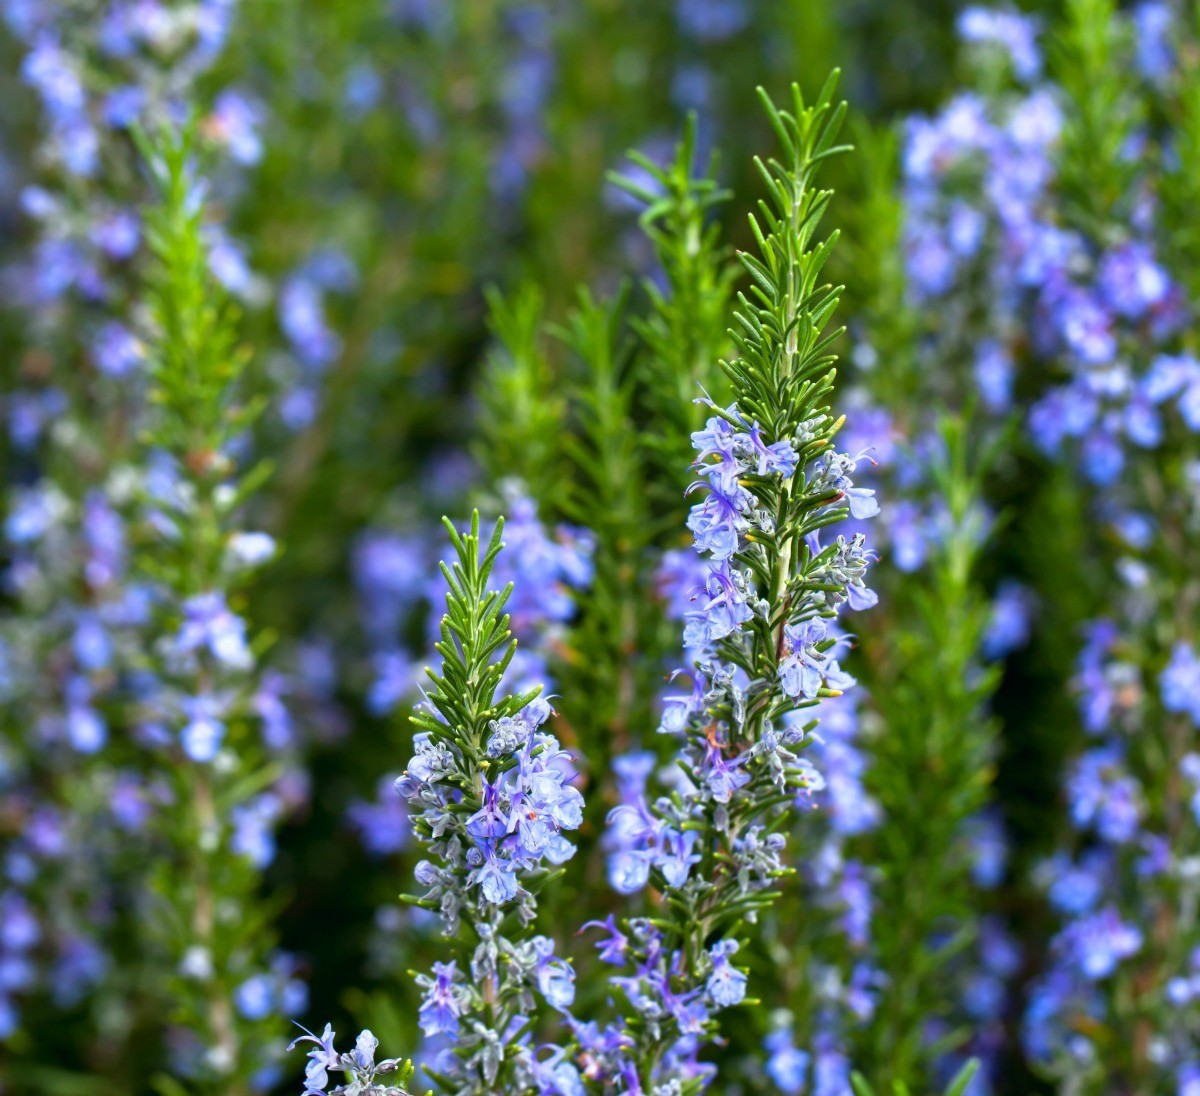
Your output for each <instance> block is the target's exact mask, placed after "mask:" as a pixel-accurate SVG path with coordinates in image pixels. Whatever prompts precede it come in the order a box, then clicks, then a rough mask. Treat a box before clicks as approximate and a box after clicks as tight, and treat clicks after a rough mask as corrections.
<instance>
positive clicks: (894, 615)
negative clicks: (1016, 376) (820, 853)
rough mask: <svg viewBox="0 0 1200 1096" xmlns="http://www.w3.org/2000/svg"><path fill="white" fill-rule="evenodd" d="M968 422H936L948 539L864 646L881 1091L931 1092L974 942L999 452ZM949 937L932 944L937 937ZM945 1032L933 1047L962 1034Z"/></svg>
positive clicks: (872, 1052) (991, 678)
mask: <svg viewBox="0 0 1200 1096" xmlns="http://www.w3.org/2000/svg"><path fill="white" fill-rule="evenodd" d="M974 429H975V428H974V427H973V425H972V420H971V418H970V416H969V415H968V416H965V417H963V418H961V419H960V418H950V417H946V418H944V419H943V420H942V426H941V433H942V441H943V445H944V449H945V458H944V459H943V460H941V461H937V462H936V463H935V464H934V465H933V467H932V469H931V471H932V474H933V478H934V483H935V493H936V497H938V498H940V499H942V500H943V501H944V503H945V505H946V509H947V513H946V517H945V532H944V535H943V537H942V539H941V543H940V544H939V545H938V546H937V548H935V549H934V550H933V555H932V558H931V560H930V563H929V566H930V574H929V578H928V580H927V581H926V582H923V583H920V584H918V583H914V582H905V583H898V584H896V586H895V588H893V589H892V590H891V592H890V600H891V605H890V606H889V608H890V613H889V620H888V625H889V626H888V628H887V629H886V630H879V629H876V630H873V631H872V633H871V635H870V636H869V637H866V638H865V641H864V646H865V648H866V654H867V659H868V673H867V684H868V687H869V689H870V692H871V696H872V698H873V703H874V706H875V708H876V710H877V711H878V713H879V716H880V719H881V723H880V727H879V730H878V733H876V734H875V735H874V736H873V738H872V741H871V755H872V765H871V769H870V771H869V773H868V776H867V787H868V788H869V789H870V791H871V792H872V793H873V794H874V795H875V797H876V798H877V799H878V801H879V804H880V806H881V807H882V809H883V816H884V821H883V824H882V825H881V826H880V827H879V828H878V829H877V830H876V831H875V832H874V833H873V835H872V837H871V839H870V843H871V846H872V847H871V850H870V853H869V855H868V857H867V860H868V862H870V863H873V864H877V865H878V866H879V867H880V869H881V878H880V881H879V885H878V890H877V895H876V901H877V903H878V908H879V909H880V910H884V911H887V913H886V915H884V916H880V917H878V918H876V919H875V920H874V922H873V935H874V937H875V948H876V951H877V954H878V959H877V962H878V963H879V966H880V968H881V969H882V970H883V971H884V972H885V974H886V976H887V981H886V984H885V986H884V987H883V989H882V990H881V993H880V1001H879V1004H878V1012H877V1014H876V1016H877V1020H876V1022H875V1023H874V1024H873V1025H872V1026H871V1028H870V1029H869V1031H868V1032H866V1033H864V1038H863V1042H862V1044H861V1058H860V1059H859V1061H860V1062H861V1063H862V1068H864V1069H866V1068H868V1066H867V1063H871V1065H870V1071H871V1073H872V1075H873V1076H875V1077H876V1078H877V1079H878V1080H879V1081H880V1082H881V1083H885V1084H888V1085H893V1084H904V1085H909V1086H914V1085H915V1086H918V1087H920V1086H923V1085H925V1084H927V1083H928V1080H929V1071H930V1065H931V1062H932V1059H933V1057H934V1056H935V1049H934V1048H930V1047H929V1045H928V1041H927V1024H928V1023H929V1020H930V1018H931V1017H938V1016H943V1015H949V1014H950V1013H951V1012H952V1011H953V1008H954V1004H955V1002H954V995H953V991H952V990H951V988H950V985H951V978H952V975H951V970H952V966H951V965H952V963H953V962H954V960H955V958H956V956H958V955H959V953H960V952H962V951H963V950H964V949H965V948H967V947H968V946H969V945H970V944H971V941H972V938H973V933H974V930H975V927H976V925H977V914H976V912H975V911H976V909H977V896H976V894H975V891H974V887H973V885H972V882H971V874H970V869H971V863H970V853H969V850H968V848H967V847H966V845H965V840H964V834H963V826H964V823H966V821H967V820H968V819H970V818H972V817H973V816H974V815H975V814H976V812H978V811H979V809H980V808H981V807H983V806H984V805H985V803H986V802H987V801H988V789H989V785H990V783H991V781H992V779H993V775H994V771H993V769H994V766H993V754H994V740H995V736H996V733H997V730H998V727H997V724H996V721H995V719H994V718H993V717H992V716H990V715H989V714H988V712H987V702H988V700H989V699H990V697H991V696H992V694H993V692H994V691H995V688H996V686H997V684H998V675H999V669H998V668H997V667H996V666H994V665H993V666H982V665H980V655H979V651H980V647H981V643H982V639H983V635H984V632H985V630H986V628H987V624H988V617H989V600H988V598H987V595H986V593H985V592H984V589H983V587H982V584H981V582H980V577H979V562H980V557H981V554H982V552H983V549H984V547H985V545H986V543H987V526H986V518H985V516H984V514H983V512H982V511H981V509H980V504H979V501H978V500H979V499H980V498H981V497H982V490H983V477H984V476H985V475H986V473H987V471H988V469H989V468H990V467H992V465H993V463H994V460H995V450H994V449H990V450H989V449H988V448H986V447H985V448H984V449H983V450H982V451H980V447H979V446H978V444H977V440H976V439H975V438H973V437H972V432H973V430H974ZM939 928H940V929H942V930H943V931H947V932H949V933H950V935H949V936H948V937H947V938H946V939H944V940H943V941H942V943H941V944H936V945H935V944H934V943H932V941H933V940H934V939H935V937H936V935H937V933H938V930H939ZM966 1035H967V1032H965V1031H960V1032H955V1033H953V1034H952V1035H951V1036H949V1037H947V1038H946V1039H945V1040H943V1041H942V1042H941V1043H940V1044H939V1046H938V1047H937V1048H936V1051H937V1052H945V1051H947V1050H950V1049H953V1047H954V1046H955V1045H956V1044H957V1043H958V1042H960V1041H961V1040H963V1039H965V1038H966Z"/></svg>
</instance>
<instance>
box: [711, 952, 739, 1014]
mask: <svg viewBox="0 0 1200 1096" xmlns="http://www.w3.org/2000/svg"><path fill="white" fill-rule="evenodd" d="M737 950H738V943H737V941H736V940H719V941H718V942H717V943H715V944H714V945H713V946H712V947H711V948H710V949H709V952H708V956H709V959H710V960H711V961H712V972H711V973H710V974H709V976H708V981H707V982H706V983H705V989H706V990H707V991H708V995H709V997H710V998H712V1000H713V1003H714V1004H716V1005H717V1007H718V1008H729V1007H730V1006H732V1005H736V1004H740V1003H741V1000H742V998H744V997H745V996H746V975H745V974H744V973H743V972H742V971H740V970H738V969H737V968H736V967H735V966H733V964H732V963H731V962H730V961H729V960H730V957H731V956H733V955H735V954H736V953H737Z"/></svg>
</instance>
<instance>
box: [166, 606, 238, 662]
mask: <svg viewBox="0 0 1200 1096" xmlns="http://www.w3.org/2000/svg"><path fill="white" fill-rule="evenodd" d="M175 649H176V650H177V651H178V652H179V653H180V654H192V653H193V652H195V651H198V650H202V649H207V650H208V651H209V652H210V653H211V654H212V656H213V657H214V658H215V659H216V660H217V661H218V662H221V663H224V664H225V665H226V666H228V667H229V668H230V669H235V670H244V669H248V668H249V667H250V666H251V664H252V663H253V656H252V655H251V653H250V648H249V647H247V646H246V623H245V621H243V620H242V618H241V617H239V616H238V615H237V614H236V613H232V612H230V610H229V608H228V606H226V604H225V595H224V594H223V593H221V592H220V591H210V592H209V593H206V594H197V595H195V596H194V597H190V598H188V599H187V601H185V602H184V604H183V623H182V624H181V625H180V627H179V634H178V635H177V636H176V637H175Z"/></svg>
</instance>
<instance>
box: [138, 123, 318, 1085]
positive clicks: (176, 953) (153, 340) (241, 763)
mask: <svg viewBox="0 0 1200 1096" xmlns="http://www.w3.org/2000/svg"><path fill="white" fill-rule="evenodd" d="M142 144H143V150H144V152H145V154H146V159H147V163H148V166H149V169H150V172H151V175H152V176H153V179H154V182H155V184H156V185H157V186H158V188H159V193H160V201H159V204H158V205H157V206H156V207H153V208H151V209H149V210H148V211H147V212H146V231H147V238H148V240H149V244H150V247H151V250H152V253H153V256H154V259H155V262H154V265H153V267H152V269H151V271H150V275H149V279H148V281H149V284H148V287H147V293H146V304H147V310H146V330H147V334H146V344H147V368H148V370H149V376H150V399H151V407H152V409H153V410H152V413H151V414H150V415H149V416H148V421H147V424H146V429H145V432H144V444H145V446H146V449H145V452H144V460H145V461H146V463H147V464H149V465H152V466H156V467H157V468H158V469H159V475H158V477H157V479H156V480H155V481H153V482H148V483H147V485H146V488H145V493H144V495H143V497H142V499H141V504H142V508H143V513H142V518H143V522H142V525H143V528H142V530H141V533H142V538H141V544H140V551H139V553H138V555H137V562H138V564H139V566H140V568H141V570H142V572H143V573H144V574H146V575H147V576H148V580H149V581H150V582H151V583H152V588H153V591H154V599H153V612H152V614H151V616H150V621H149V624H150V626H151V628H152V631H151V633H150V635H149V636H148V637H147V639H148V642H147V643H146V657H145V663H144V665H143V666H142V667H141V668H140V669H141V672H142V679H143V685H142V695H141V701H140V715H141V718H140V721H139V722H140V724H141V726H140V728H139V733H140V737H141V738H142V739H143V740H144V741H145V742H146V744H147V747H148V749H149V750H150V751H151V757H152V761H151V767H152V771H153V773H154V776H155V779H156V780H157V781H159V782H160V783H162V785H163V786H164V795H163V799H164V805H163V807H162V809H161V811H160V812H159V813H158V816H157V818H156V820H155V825H154V832H155V837H156V839H157V841H158V845H157V846H156V849H155V851H156V853H157V859H156V862H155V866H154V870H153V871H152V873H151V886H150V888H149V889H150V891H151V893H152V894H153V896H154V897H153V899H152V906H151V908H150V909H148V910H147V911H146V914H145V916H146V917H147V920H148V923H149V924H151V925H153V926H155V927H156V929H157V931H156V932H155V933H154V934H153V936H152V938H151V945H152V947H153V948H156V949H158V951H157V952H156V953H155V955H154V957H155V959H156V960H157V962H158V963H160V964H162V965H164V966H165V971H164V973H163V980H164V981H165V983H166V984H165V985H164V986H162V987H161V989H162V991H163V993H164V994H165V995H166V996H167V998H168V999H169V1000H170V1001H171V1004H172V1009H171V1019H170V1024H171V1032H170V1034H171V1037H172V1040H173V1042H174V1043H175V1045H176V1046H177V1048H178V1049H177V1051H176V1054H175V1057H174V1061H173V1068H174V1069H175V1070H176V1071H177V1075H178V1076H179V1077H181V1078H186V1079H187V1083H188V1085H189V1086H190V1091H193V1092H197V1093H213V1094H214V1096H215V1094H217V1093H221V1094H222V1096H243V1094H247V1093H251V1092H256V1091H261V1090H262V1089H263V1088H265V1087H267V1086H268V1085H269V1084H270V1083H271V1080H272V1071H273V1069H274V1068H275V1064H276V1059H277V1057H278V1053H279V1050H280V1043H281V1041H282V1038H283V1035H284V1019H283V1017H284V1015H285V1014H286V1013H287V1012H293V1011H298V1010H299V1009H300V1008H302V1007H303V1001H304V987H303V985H302V984H301V983H299V982H297V981H296V980H295V979H294V977H293V976H292V974H291V972H290V964H289V963H288V961H287V959H286V958H285V957H280V956H272V954H271V951H270V948H271V931H270V921H269V914H268V912H267V911H266V910H265V909H264V908H263V907H262V906H261V904H260V899H259V897H258V894H257V891H258V888H259V884H260V881H261V876H260V870H261V868H262V867H263V866H264V865H265V863H266V862H267V861H269V860H270V858H271V855H272V849H273V843H272V831H273V829H274V825H275V823H276V821H277V820H278V818H279V816H280V815H281V813H282V810H283V797H282V796H281V794H280V793H278V792H277V790H276V789H275V787H274V783H275V781H276V778H277V775H278V774H277V771H276V768H275V766H274V765H272V764H269V763H268V745H269V743H268V742H267V741H266V739H267V738H268V736H267V735H266V734H265V733H262V732H260V730H259V721H260V720H259V711H258V702H257V698H258V696H259V686H258V672H257V668H256V663H257V657H256V656H257V653H258V652H257V651H256V650H255V646H256V645H255V644H252V643H251V642H249V640H248V637H247V626H246V622H245V621H244V620H243V619H242V617H241V616H239V615H238V614H237V612H235V610H234V608H233V607H232V605H234V604H236V601H235V598H236V595H237V593H238V591H239V587H240V585H241V584H242V583H244V582H245V581H246V579H247V577H248V575H247V572H248V569H249V568H250V566H251V565H250V563H249V562H248V560H247V559H246V557H245V555H244V552H243V546H244V543H245V540H246V534H244V533H243V531H242V530H240V529H239V528H238V514H239V507H240V506H241V505H242V504H244V502H245V501H246V499H247V498H249V497H250V496H251V495H252V494H253V492H254V490H255V489H256V487H257V486H258V484H259V483H260V482H261V480H262V478H263V474H264V473H263V469H262V468H261V467H258V468H254V467H252V468H250V469H249V470H242V469H240V468H239V467H238V464H237V461H236V460H235V457H234V440H235V439H236V438H237V436H238V435H239V434H240V433H241V432H242V431H243V430H244V429H245V428H246V427H247V425H248V423H249V422H250V421H251V419H252V417H253V415H254V414H255V411H256V408H255V406H254V405H253V404H250V405H248V406H247V405H245V404H242V403H240V402H239V395H240V392H239V379H240V377H241V374H242V370H243V367H244V364H245V358H244V357H243V355H242V354H241V353H240V352H239V351H238V349H237V347H236V345H235V335H236V333H235V328H234V326H233V323H232V318H231V315H230V312H229V309H228V306H227V302H226V299H225V297H224V296H223V295H222V293H221V292H220V290H219V289H218V287H217V286H216V285H215V283H214V280H213V278H212V276H211V274H210V271H209V267H208V259H207V254H206V247H205V240H204V231H203V228H204V225H203V218H204V203H203V201H202V200H201V195H202V193H203V191H202V185H201V181H200V179H199V178H198V177H197V174H196V167H195V158H194V151H193V147H192V144H191V141H190V135H189V134H186V133H185V134H183V135H180V136H176V135H172V134H171V133H169V132H164V133H163V134H162V135H161V136H160V137H159V138H158V139H157V141H156V142H154V143H152V144H151V143H149V142H145V141H143V142H142ZM255 539H257V538H255ZM252 555H253V558H254V559H257V560H258V561H259V562H262V561H263V559H264V558H266V556H267V555H269V553H264V552H263V551H262V550H261V546H260V550H256V551H255V552H254V553H252Z"/></svg>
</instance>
